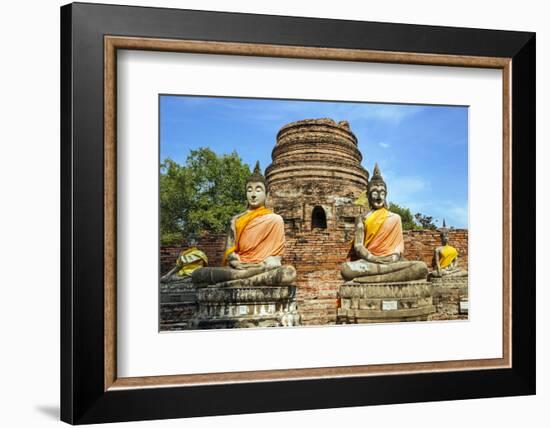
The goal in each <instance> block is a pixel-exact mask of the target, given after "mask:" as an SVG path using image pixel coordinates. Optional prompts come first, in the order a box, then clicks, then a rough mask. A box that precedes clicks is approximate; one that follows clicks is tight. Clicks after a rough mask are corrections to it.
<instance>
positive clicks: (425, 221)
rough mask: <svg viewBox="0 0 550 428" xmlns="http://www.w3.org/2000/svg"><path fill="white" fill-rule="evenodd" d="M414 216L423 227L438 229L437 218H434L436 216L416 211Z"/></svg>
mask: <svg viewBox="0 0 550 428" xmlns="http://www.w3.org/2000/svg"><path fill="white" fill-rule="evenodd" d="M414 218H415V220H416V221H417V222H418V223H420V226H421V228H422V229H432V230H433V229H437V226H436V225H435V223H436V222H437V220H434V218H433V217H432V216H430V215H424V214H421V213H416V214H415V215H414Z"/></svg>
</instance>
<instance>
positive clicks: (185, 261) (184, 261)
mask: <svg viewBox="0 0 550 428" xmlns="http://www.w3.org/2000/svg"><path fill="white" fill-rule="evenodd" d="M196 243H197V241H196V239H194V238H191V239H189V245H190V247H189V248H187V249H185V250H183V251H181V252H180V253H179V254H178V258H177V259H176V264H175V266H174V267H173V268H172V269H170V271H169V272H168V273H166V274H165V275H164V276H163V277H162V278H161V279H160V281H161V282H162V283H170V282H179V281H191V274H192V273H193V272H194V271H195V270H197V269H199V268H201V267H204V266H206V265H207V264H208V257H207V256H206V254H204V252H203V251H201V250H199V249H198V248H197V247H196V246H195V245H196Z"/></svg>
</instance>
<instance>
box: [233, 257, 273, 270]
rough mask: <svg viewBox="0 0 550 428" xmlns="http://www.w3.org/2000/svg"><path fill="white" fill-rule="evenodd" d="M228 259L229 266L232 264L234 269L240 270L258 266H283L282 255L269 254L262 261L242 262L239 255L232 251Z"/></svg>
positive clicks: (271, 267)
mask: <svg viewBox="0 0 550 428" xmlns="http://www.w3.org/2000/svg"><path fill="white" fill-rule="evenodd" d="M228 259H229V266H231V267H232V268H233V269H238V270H246V269H257V268H264V269H265V270H272V269H276V268H278V267H280V266H281V257H279V256H269V257H267V258H266V259H265V260H264V261H263V262H261V263H244V262H241V260H240V257H239V255H238V254H236V253H231V254H230V255H229V257H228Z"/></svg>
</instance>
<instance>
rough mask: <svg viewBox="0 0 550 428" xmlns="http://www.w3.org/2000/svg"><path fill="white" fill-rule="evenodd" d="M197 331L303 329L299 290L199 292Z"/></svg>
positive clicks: (290, 287) (271, 288)
mask: <svg viewBox="0 0 550 428" xmlns="http://www.w3.org/2000/svg"><path fill="white" fill-rule="evenodd" d="M197 305H198V309H197V313H196V316H195V320H194V323H195V328H199V329H215V328H246V327H289V326H297V325H300V315H299V314H298V311H297V307H296V287H295V286H293V285H285V286H269V287H249V288H242V287H216V286H208V287H204V288H201V289H199V290H198V291H197Z"/></svg>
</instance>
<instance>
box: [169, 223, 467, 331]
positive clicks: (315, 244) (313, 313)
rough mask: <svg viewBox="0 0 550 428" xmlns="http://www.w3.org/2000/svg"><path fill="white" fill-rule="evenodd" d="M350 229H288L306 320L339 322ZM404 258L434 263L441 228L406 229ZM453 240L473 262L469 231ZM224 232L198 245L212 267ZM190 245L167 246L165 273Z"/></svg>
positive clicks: (289, 255)
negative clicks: (339, 304) (290, 231)
mask: <svg viewBox="0 0 550 428" xmlns="http://www.w3.org/2000/svg"><path fill="white" fill-rule="evenodd" d="M349 235H350V234H349V231H347V232H346V231H345V230H344V226H340V227H339V228H337V229H336V230H332V231H329V230H328V229H314V230H313V231H308V232H303V233H287V237H286V251H285V256H284V259H283V263H285V264H291V265H293V266H294V267H295V268H296V271H297V275H298V277H297V281H296V283H297V286H298V293H297V300H298V310H299V312H300V314H301V316H302V322H303V324H305V325H318V324H334V323H335V322H336V309H337V304H338V300H337V297H338V296H337V294H338V289H339V287H340V285H341V284H342V278H341V276H340V266H341V264H342V263H343V262H344V261H346V260H347V259H348V258H349V250H350V242H349V240H348V239H347V237H349ZM404 240H405V257H406V258H407V259H409V260H422V261H424V262H426V263H427V264H428V266H432V260H433V251H434V249H435V248H436V247H437V246H439V245H440V239H439V232H438V231H437V230H408V231H404ZM449 243H450V244H451V245H453V246H454V247H456V248H457V249H458V251H459V254H460V256H459V257H460V262H459V263H460V266H461V267H462V268H464V269H467V267H468V231H467V230H465V229H457V230H452V231H450V232H449ZM224 245H225V234H209V235H206V236H204V237H202V238H201V239H199V242H198V245H197V247H198V248H199V249H201V250H202V251H204V252H205V253H206V255H207V256H208V260H209V262H210V263H209V264H210V266H220V265H221V258H222V254H223V251H224ZM183 248H186V245H185V244H184V245H182V246H180V247H174V246H172V247H162V248H161V252H160V257H161V267H162V272H163V273H164V272H167V271H168V270H169V269H170V268H171V267H172V266H173V264H174V260H175V258H176V257H177V255H178V253H179V252H180V251H181V250H182V249H183Z"/></svg>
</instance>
